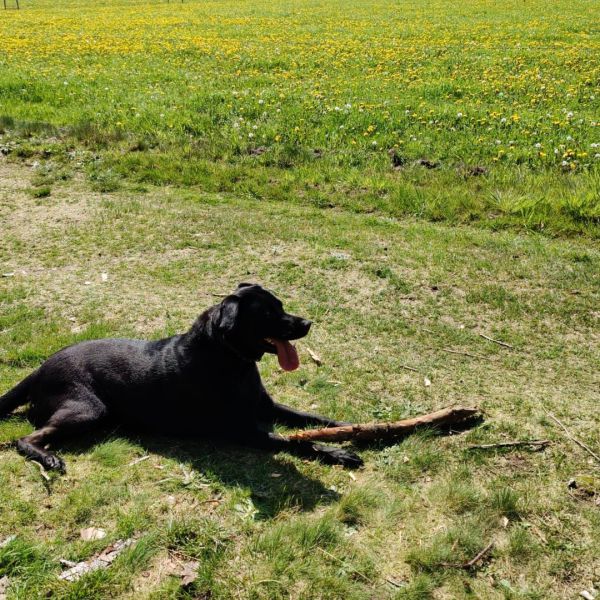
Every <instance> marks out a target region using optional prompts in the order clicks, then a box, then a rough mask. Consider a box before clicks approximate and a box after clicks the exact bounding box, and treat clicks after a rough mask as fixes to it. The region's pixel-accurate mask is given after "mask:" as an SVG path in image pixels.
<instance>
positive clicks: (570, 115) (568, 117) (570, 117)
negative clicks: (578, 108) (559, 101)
mask: <svg viewBox="0 0 600 600" xmlns="http://www.w3.org/2000/svg"><path fill="white" fill-rule="evenodd" d="M572 118H573V113H572V112H570V111H569V112H568V113H567V119H572Z"/></svg>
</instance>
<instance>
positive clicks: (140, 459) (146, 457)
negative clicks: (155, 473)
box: [127, 454, 150, 467]
mask: <svg viewBox="0 0 600 600" xmlns="http://www.w3.org/2000/svg"><path fill="white" fill-rule="evenodd" d="M149 458H150V455H149V454H146V455H145V456H142V457H140V458H136V459H135V460H132V461H131V462H130V463H129V464H128V465H127V466H128V467H133V466H134V465H138V464H139V463H141V462H144V461H145V460H148V459H149Z"/></svg>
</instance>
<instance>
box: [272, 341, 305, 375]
mask: <svg viewBox="0 0 600 600" xmlns="http://www.w3.org/2000/svg"><path fill="white" fill-rule="evenodd" d="M272 341H273V343H274V344H275V347H276V348H277V358H278V359H279V366H280V367H281V368H282V369H283V370H284V371H294V370H295V369H297V368H298V367H299V366H300V359H299V358H298V353H297V352H296V348H294V346H292V344H290V343H289V342H288V341H286V340H272Z"/></svg>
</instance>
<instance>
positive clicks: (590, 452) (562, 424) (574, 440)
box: [542, 406, 600, 463]
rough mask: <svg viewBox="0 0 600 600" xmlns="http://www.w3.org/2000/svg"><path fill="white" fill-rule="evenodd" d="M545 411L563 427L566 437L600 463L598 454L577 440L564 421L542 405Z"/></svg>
mask: <svg viewBox="0 0 600 600" xmlns="http://www.w3.org/2000/svg"><path fill="white" fill-rule="evenodd" d="M542 408H543V409H544V410H545V411H546V414H547V415H548V416H549V417H550V418H551V419H552V420H553V421H554V422H555V423H558V425H560V427H562V428H563V430H564V432H565V433H566V434H567V437H568V438H569V439H570V440H571V441H573V442H575V443H576V444H577V445H578V446H579V447H580V448H583V449H584V450H585V451H586V452H588V453H589V454H590V455H591V456H593V457H594V458H595V459H596V460H597V461H598V462H599V463H600V456H598V455H597V454H596V453H595V452H594V451H593V450H592V449H591V448H590V447H589V446H587V445H586V444H584V443H583V442H582V441H580V440H578V439H577V438H576V437H574V436H573V435H572V434H571V432H570V431H569V430H568V429H567V428H566V427H565V425H564V423H563V422H562V421H561V420H560V419H558V418H557V417H555V416H554V415H553V414H552V413H551V412H550V411H549V410H548V409H546V407H544V406H543V407H542Z"/></svg>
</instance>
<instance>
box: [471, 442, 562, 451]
mask: <svg viewBox="0 0 600 600" xmlns="http://www.w3.org/2000/svg"><path fill="white" fill-rule="evenodd" d="M551 443H552V442H551V441H550V440H519V441H516V442H499V443H498V444H481V445H479V446H468V447H467V450H487V449H489V448H510V447H512V446H541V447H542V448H545V447H546V446H548V445H549V444H551Z"/></svg>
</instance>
